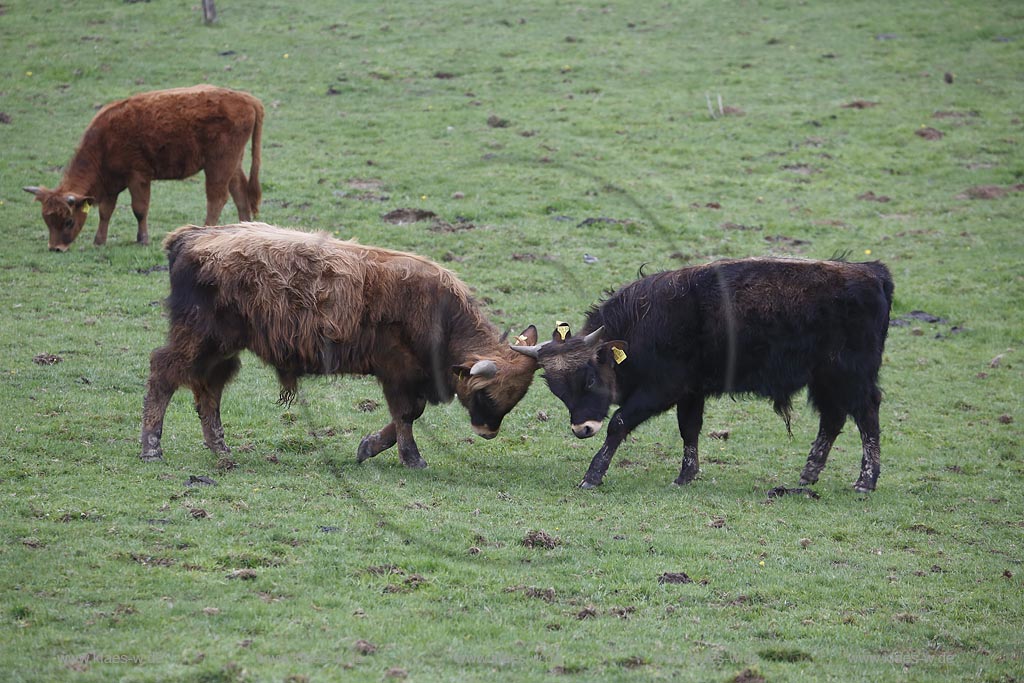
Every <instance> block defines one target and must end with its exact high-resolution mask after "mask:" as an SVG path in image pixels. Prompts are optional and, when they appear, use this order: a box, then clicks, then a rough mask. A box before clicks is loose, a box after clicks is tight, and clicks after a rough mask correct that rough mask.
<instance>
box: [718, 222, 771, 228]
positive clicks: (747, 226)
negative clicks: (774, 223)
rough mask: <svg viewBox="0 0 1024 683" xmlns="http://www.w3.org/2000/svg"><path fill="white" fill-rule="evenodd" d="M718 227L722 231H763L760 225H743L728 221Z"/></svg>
mask: <svg viewBox="0 0 1024 683" xmlns="http://www.w3.org/2000/svg"><path fill="white" fill-rule="evenodd" d="M718 227H720V228H721V229H722V230H763V229H764V228H762V227H761V226H760V225H744V224H742V223H733V222H732V221H726V222H724V223H721V224H720V225H719V226H718Z"/></svg>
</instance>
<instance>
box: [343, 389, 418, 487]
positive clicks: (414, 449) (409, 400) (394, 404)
mask: <svg viewBox="0 0 1024 683" xmlns="http://www.w3.org/2000/svg"><path fill="white" fill-rule="evenodd" d="M383 387H384V399H385V400H386V401H387V403H388V410H390V411H391V424H390V425H388V426H387V427H385V428H384V429H382V430H380V431H379V432H377V434H375V435H370V436H369V437H367V438H369V439H370V443H368V444H367V449H366V451H365V453H366V454H367V455H366V457H371V456H370V455H369V453H372V452H373V448H375V447H377V446H384V447H385V448H386V447H390V445H391V444H393V443H397V444H398V457H399V458H401V460H402V464H403V465H405V466H406V467H413V468H417V469H418V468H421V467H426V466H427V461H426V460H424V459H423V456H421V455H420V449H419V447H418V446H417V445H416V439H414V438H413V435H412V423H413V422H415V421H416V419H417V418H418V417H419V416H420V415H422V414H423V409H424V408H426V406H427V402H426V401H424V400H423V399H421V398H419V397H417V396H416V395H415V394H414V393H413V391H412V390H410V389H408V388H406V387H402V386H401V385H399V386H395V385H391V384H383ZM375 436H378V437H380V440H379V441H377V442H376V445H374V442H373V437H375ZM392 438H393V439H394V440H393V441H391V439H392ZM363 441H364V442H366V439H363ZM389 441H390V443H389ZM381 450H383V448H382V449H381ZM359 451H360V454H362V453H363V444H362V443H361V444H360V445H359ZM377 452H378V453H379V452H380V451H377ZM374 455H376V453H374ZM356 459H357V460H358V459H359V456H358V455H357V456H356ZM363 459H364V460H365V459H366V458H363Z"/></svg>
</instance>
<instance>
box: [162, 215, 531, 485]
mask: <svg viewBox="0 0 1024 683" xmlns="http://www.w3.org/2000/svg"><path fill="white" fill-rule="evenodd" d="M164 248H165V249H166V250H167V252H168V258H169V261H170V278H171V294H170V297H169V298H168V302H167V303H168V309H169V312H170V332H169V335H168V344H167V345H166V346H164V347H161V348H158V349H156V350H155V351H154V352H153V354H152V359H151V364H150V366H151V367H150V377H149V381H148V383H147V393H146V399H145V403H144V408H143V425H142V444H143V449H142V458H143V460H156V459H159V458H160V457H161V450H160V435H161V431H162V424H163V415H164V411H165V410H166V407H167V403H168V401H169V400H170V398H171V395H172V394H173V393H174V391H175V389H176V388H177V387H179V386H181V385H186V386H188V387H190V388H191V389H192V391H193V393H194V394H195V398H196V408H197V410H198V412H199V416H200V420H201V422H202V424H203V433H204V437H205V438H206V443H207V446H209V447H210V449H211V450H213V451H214V452H215V453H221V452H227V450H228V448H227V446H226V445H225V443H224V434H223V428H222V427H221V423H220V395H221V392H222V390H223V388H224V385H225V384H226V383H227V382H228V381H229V380H230V379H231V377H232V376H233V375H234V374H235V372H237V370H238V367H239V361H238V353H239V352H240V351H241V350H243V349H248V350H250V351H252V352H253V353H254V354H256V355H257V356H258V357H259V358H260V359H262V360H263V361H264V362H266V363H267V364H269V365H271V366H273V367H274V368H275V369H276V370H277V373H278V377H279V378H280V380H281V385H282V392H281V399H282V400H283V401H289V400H291V399H292V398H293V397H294V395H295V391H296V388H297V382H298V379H299V378H300V377H302V376H303V375H307V374H372V375H374V376H376V377H377V379H378V380H379V381H380V383H381V386H382V388H383V390H384V396H385V398H386V400H387V402H388V407H389V409H390V411H391V416H392V422H391V423H390V424H389V425H386V426H385V427H384V428H383V429H381V430H380V431H379V432H376V433H375V434H371V435H368V436H367V437H366V438H365V439H363V442H362V443H361V444H360V447H359V454H358V457H359V460H360V461H363V460H365V459H367V458H370V457H373V456H374V455H377V453H379V452H381V451H382V450H384V449H386V448H389V447H390V446H392V445H394V444H395V443H398V446H399V453H400V456H401V458H402V460H403V462H405V463H406V464H407V465H410V466H423V465H425V464H426V463H425V462H424V461H423V459H422V458H421V457H420V455H419V452H418V449H417V447H416V444H415V441H414V440H413V437H412V422H413V421H414V420H415V419H416V418H418V417H419V416H420V414H422V412H423V409H424V407H425V405H426V403H427V402H431V403H438V402H446V401H449V400H451V398H452V397H453V396H455V395H456V394H457V395H458V397H459V399H460V401H461V402H462V403H463V404H464V405H465V406H466V408H467V410H468V411H469V414H470V420H471V422H472V424H473V428H474V430H475V431H476V432H477V434H479V435H481V436H484V437H485V438H491V437H493V436H494V435H495V434H496V433H497V431H498V428H499V427H500V424H501V420H502V418H503V417H504V416H505V415H506V414H507V413H508V412H509V411H510V410H511V409H512V408H513V407H514V406H515V405H516V403H518V402H519V400H520V399H521V398H522V397H523V395H524V394H525V393H526V390H527V389H528V388H529V386H530V382H531V381H532V379H533V373H534V371H535V370H536V367H537V364H536V362H535V361H534V360H533V359H531V358H526V357H524V356H522V355H520V354H518V353H515V352H514V351H513V350H512V349H511V348H510V347H509V346H508V345H507V343H505V341H504V338H502V337H499V335H498V332H497V330H496V329H495V328H494V327H493V326H492V325H491V324H490V323H489V322H488V321H487V320H486V318H484V316H483V314H482V313H481V311H480V310H479V308H478V307H477V305H476V303H475V302H474V301H473V299H472V297H471V295H470V292H469V290H468V289H467V288H466V286H465V285H464V284H463V283H462V282H460V281H459V279H458V278H457V277H456V276H455V275H454V274H453V273H451V272H450V271H448V270H445V269H444V268H442V267H440V266H438V265H437V264H435V263H433V262H431V261H429V260H427V259H425V258H422V257H420V256H416V255H414V254H407V253H403V252H397V251H390V250H387V249H380V248H376V247H369V246H363V245H360V244H356V243H354V242H343V241H340V240H336V239H334V238H332V237H330V236H328V235H326V234H323V233H316V234H311V233H305V232H299V231H296V230H288V229H283V228H277V227H274V226H270V225H266V224H263V223H243V224H238V225H226V226H217V227H198V226H194V225H189V226H185V227H182V228H179V229H177V230H175V231H174V232H172V233H171V234H170V235H168V236H167V239H166V240H165V241H164ZM523 339H524V341H523V343H527V344H535V343H536V340H537V332H536V329H535V328H533V327H532V326H531V327H530V328H528V329H527V330H525V331H524V332H523Z"/></svg>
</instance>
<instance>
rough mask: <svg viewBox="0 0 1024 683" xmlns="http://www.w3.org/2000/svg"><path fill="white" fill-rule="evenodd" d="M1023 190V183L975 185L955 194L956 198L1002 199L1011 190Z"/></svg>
mask: <svg viewBox="0 0 1024 683" xmlns="http://www.w3.org/2000/svg"><path fill="white" fill-rule="evenodd" d="M1022 190H1024V183H1021V184H1018V185H1008V186H1006V187H1002V186H1000V185H976V186H974V187H969V188H967V189H966V190H964V191H963V192H961V193H960V194H958V195H957V196H956V199H1002V198H1003V197H1005V196H1006V195H1008V194H1009V193H1011V192H1021V191H1022Z"/></svg>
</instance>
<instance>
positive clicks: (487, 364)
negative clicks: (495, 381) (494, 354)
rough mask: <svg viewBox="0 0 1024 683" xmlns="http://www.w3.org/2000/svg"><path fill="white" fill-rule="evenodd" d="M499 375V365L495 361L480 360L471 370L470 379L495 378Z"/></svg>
mask: <svg viewBox="0 0 1024 683" xmlns="http://www.w3.org/2000/svg"><path fill="white" fill-rule="evenodd" d="M496 374H498V364H497V363H495V362H494V361H493V360H478V361H477V362H475V363H473V367H471V368H470V369H469V376H470V377H494V376H495V375H496Z"/></svg>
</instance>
